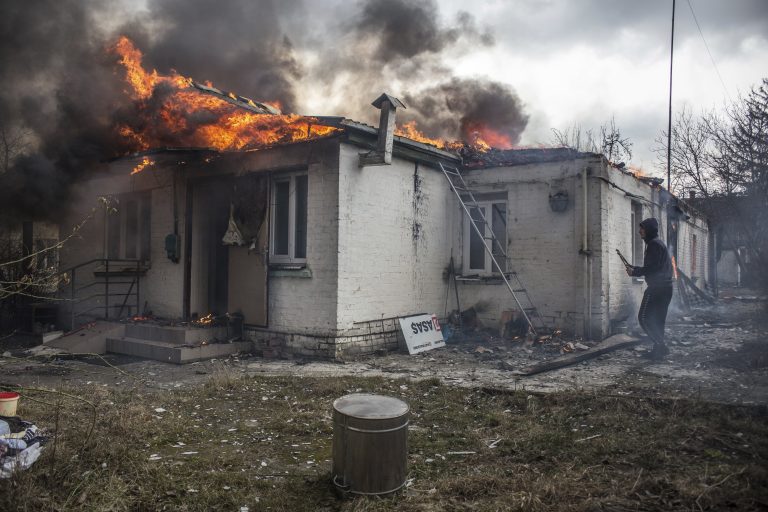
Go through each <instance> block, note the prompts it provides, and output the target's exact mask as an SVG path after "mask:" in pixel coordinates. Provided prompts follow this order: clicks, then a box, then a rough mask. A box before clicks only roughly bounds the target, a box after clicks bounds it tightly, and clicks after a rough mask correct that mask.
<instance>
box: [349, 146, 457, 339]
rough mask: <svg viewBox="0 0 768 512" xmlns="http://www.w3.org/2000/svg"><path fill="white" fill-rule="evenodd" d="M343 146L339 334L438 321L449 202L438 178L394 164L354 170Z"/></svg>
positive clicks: (353, 150) (354, 156)
mask: <svg viewBox="0 0 768 512" xmlns="http://www.w3.org/2000/svg"><path fill="white" fill-rule="evenodd" d="M359 151H360V149H359V148H357V147H355V146H351V145H348V144H342V146H341V157H340V171H339V173H340V186H339V190H340V192H339V196H340V207H339V288H338V297H339V311H338V328H339V330H340V331H346V330H350V329H354V323H355V322H365V321H370V320H376V319H380V318H388V317H393V316H401V315H408V314H413V313H419V312H431V313H438V314H442V309H443V304H444V300H445V287H446V283H445V282H444V281H443V270H444V269H445V268H446V267H447V266H448V262H449V260H450V241H451V234H452V230H453V225H452V221H451V215H450V211H451V208H452V207H453V202H452V201H451V198H450V196H449V194H450V193H451V192H450V190H449V188H448V184H447V182H446V180H445V177H444V176H443V174H442V172H440V171H437V170H435V169H432V168H429V167H426V166H424V165H418V166H417V164H415V163H414V162H410V161H406V160H403V159H400V158H394V159H393V162H392V165H391V166H368V167H363V168H360V167H359V166H358V153H359Z"/></svg>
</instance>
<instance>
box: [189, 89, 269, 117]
mask: <svg viewBox="0 0 768 512" xmlns="http://www.w3.org/2000/svg"><path fill="white" fill-rule="evenodd" d="M190 84H191V85H192V87H194V88H195V89H197V90H199V91H202V92H204V93H207V94H212V95H214V96H217V97H218V98H219V99H222V100H224V101H227V102H229V103H231V104H233V105H235V106H236V107H240V108H244V109H245V110H250V111H251V112H255V113H257V114H275V115H278V114H281V112H280V110H279V109H277V108H275V107H273V106H272V105H267V104H266V103H260V102H258V101H254V100H252V99H250V98H246V97H245V96H239V95H237V94H235V93H233V92H226V91H222V90H221V89H217V88H216V87H212V86H208V85H204V84H201V83H199V82H194V81H193V82H190Z"/></svg>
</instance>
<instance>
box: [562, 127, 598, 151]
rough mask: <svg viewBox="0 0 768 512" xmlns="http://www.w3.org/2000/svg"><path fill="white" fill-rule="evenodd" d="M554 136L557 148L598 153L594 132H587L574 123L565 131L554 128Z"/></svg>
mask: <svg viewBox="0 0 768 512" xmlns="http://www.w3.org/2000/svg"><path fill="white" fill-rule="evenodd" d="M552 134H553V139H554V144H555V145H557V146H562V147H565V148H571V149H575V150H576V151H585V152H591V153H597V152H598V148H597V144H596V143H595V137H594V134H593V132H592V130H585V129H583V128H582V127H581V125H580V124H577V123H574V124H573V125H571V126H569V127H568V128H565V129H564V130H558V129H557V128H552Z"/></svg>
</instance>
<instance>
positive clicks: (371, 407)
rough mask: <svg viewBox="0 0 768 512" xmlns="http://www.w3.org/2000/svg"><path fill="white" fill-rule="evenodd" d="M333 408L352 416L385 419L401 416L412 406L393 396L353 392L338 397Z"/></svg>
mask: <svg viewBox="0 0 768 512" xmlns="http://www.w3.org/2000/svg"><path fill="white" fill-rule="evenodd" d="M333 409H334V410H335V411H338V412H339V413H341V414H344V415H345V416H349V417H351V418H360V419H368V420H383V419H390V418H399V417H400V416H403V415H404V414H407V413H408V410H409V409H410V408H409V407H408V404H406V403H405V402H403V401H402V400H400V399H397V398H394V397H391V396H383V395H374V394H372V393H353V394H351V395H345V396H343V397H341V398H338V399H336V401H335V402H333Z"/></svg>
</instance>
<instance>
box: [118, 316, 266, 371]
mask: <svg viewBox="0 0 768 512" xmlns="http://www.w3.org/2000/svg"><path fill="white" fill-rule="evenodd" d="M226 337H227V328H226V327H169V326H161V325H153V324H126V326H125V334H124V335H123V336H120V337H108V338H107V341H106V350H107V352H110V353H113V354H125V355H129V356H136V357H143V358H145V359H152V360H154V361H164V362H167V363H175V364H186V363H192V362H194V361H201V360H204V359H213V358H215V357H225V356H228V355H231V354H236V353H238V352H250V351H251V350H252V349H253V344H252V343H251V342H250V341H236V342H232V343H206V342H210V341H212V340H214V339H216V340H224V339H226ZM202 343H206V344H202Z"/></svg>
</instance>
